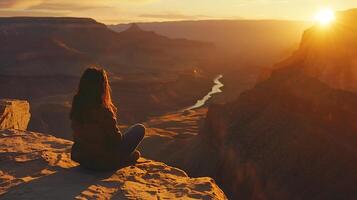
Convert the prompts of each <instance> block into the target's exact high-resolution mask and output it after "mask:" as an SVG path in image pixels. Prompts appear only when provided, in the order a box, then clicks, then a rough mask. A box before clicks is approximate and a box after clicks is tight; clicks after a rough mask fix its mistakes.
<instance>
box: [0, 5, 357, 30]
mask: <svg viewBox="0 0 357 200" xmlns="http://www.w3.org/2000/svg"><path fill="white" fill-rule="evenodd" d="M324 7H330V8H332V9H335V10H345V9H349V8H353V7H357V0H75V1H73V0H0V16H73V17H91V18H94V19H96V20H98V21H101V22H104V23H107V24H114V23H127V22H138V21H172V20H175V21H176V20H198V19H292V20H312V19H313V16H314V14H315V13H316V12H317V10H319V9H321V8H324Z"/></svg>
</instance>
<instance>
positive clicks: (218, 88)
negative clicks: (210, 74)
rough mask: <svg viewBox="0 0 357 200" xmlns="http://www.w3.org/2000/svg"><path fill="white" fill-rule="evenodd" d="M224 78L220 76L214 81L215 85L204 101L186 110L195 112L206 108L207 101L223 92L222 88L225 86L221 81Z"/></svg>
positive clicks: (201, 100)
mask: <svg viewBox="0 0 357 200" xmlns="http://www.w3.org/2000/svg"><path fill="white" fill-rule="evenodd" d="M222 78H223V75H222V74H220V75H218V76H217V77H216V78H215V79H213V83H214V85H213V86H212V90H211V91H210V92H209V93H208V94H207V95H206V96H204V97H203V98H202V99H200V100H198V101H197V102H196V104H195V105H193V106H190V107H188V108H186V109H185V110H194V109H197V108H200V107H202V106H204V105H205V104H206V103H207V101H208V100H209V99H211V98H212V96H213V95H215V94H218V93H221V92H222V90H221V88H222V87H223V86H224V85H223V83H222V82H221V81H220V80H221V79H222Z"/></svg>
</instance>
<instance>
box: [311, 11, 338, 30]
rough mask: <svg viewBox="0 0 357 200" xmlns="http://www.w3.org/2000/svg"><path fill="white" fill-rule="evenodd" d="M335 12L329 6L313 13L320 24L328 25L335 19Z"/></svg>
mask: <svg viewBox="0 0 357 200" xmlns="http://www.w3.org/2000/svg"><path fill="white" fill-rule="evenodd" d="M335 18H336V16H335V12H334V11H333V10H332V9H330V8H325V9H321V10H320V11H318V12H317V13H316V15H315V20H316V22H318V23H319V24H320V25H321V26H328V25H330V24H331V23H332V22H333V21H334V20H335Z"/></svg>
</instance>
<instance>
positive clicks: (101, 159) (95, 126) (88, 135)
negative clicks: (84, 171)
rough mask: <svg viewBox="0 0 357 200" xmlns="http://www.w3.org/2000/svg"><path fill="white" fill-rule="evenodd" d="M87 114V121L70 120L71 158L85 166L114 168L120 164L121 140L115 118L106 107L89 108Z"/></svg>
mask: <svg viewBox="0 0 357 200" xmlns="http://www.w3.org/2000/svg"><path fill="white" fill-rule="evenodd" d="M87 115H88V116H86V118H88V119H89V120H87V121H88V122H85V123H79V122H77V121H75V120H72V124H71V126H72V130H73V140H74V144H73V147H72V159H73V160H75V161H77V162H79V163H80V164H81V165H82V166H84V167H87V168H92V169H111V168H115V167H116V166H118V165H119V164H120V151H119V148H120V143H121V140H122V135H121V133H120V131H119V129H118V127H117V121H116V118H115V117H114V116H113V114H112V112H110V111H109V110H108V109H107V108H95V109H91V110H90V111H88V113H87Z"/></svg>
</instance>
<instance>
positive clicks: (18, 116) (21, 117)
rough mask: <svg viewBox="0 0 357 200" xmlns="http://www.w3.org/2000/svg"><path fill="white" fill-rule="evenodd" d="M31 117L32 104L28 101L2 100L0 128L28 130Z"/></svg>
mask: <svg viewBox="0 0 357 200" xmlns="http://www.w3.org/2000/svg"><path fill="white" fill-rule="evenodd" d="M30 117H31V114H30V105H29V103H28V102H27V101H20V100H10V99H1V100H0V130H1V129H18V130H26V129H27V125H28V123H29V121H30Z"/></svg>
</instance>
